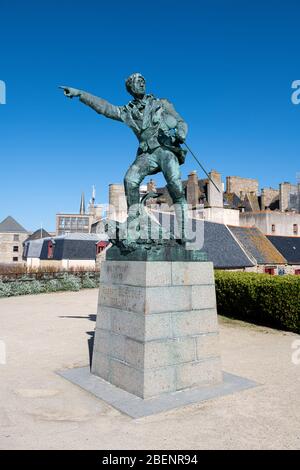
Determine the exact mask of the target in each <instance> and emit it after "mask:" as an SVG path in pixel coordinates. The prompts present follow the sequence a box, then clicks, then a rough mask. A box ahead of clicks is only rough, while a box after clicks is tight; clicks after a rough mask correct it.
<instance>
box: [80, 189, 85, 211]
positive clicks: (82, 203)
mask: <svg viewBox="0 0 300 470" xmlns="http://www.w3.org/2000/svg"><path fill="white" fill-rule="evenodd" d="M79 214H85V202H84V193H82V194H81V201H80V209H79Z"/></svg>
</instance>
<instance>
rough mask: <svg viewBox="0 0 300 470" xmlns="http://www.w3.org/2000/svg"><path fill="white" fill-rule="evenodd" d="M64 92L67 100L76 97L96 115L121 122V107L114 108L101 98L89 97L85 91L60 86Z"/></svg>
mask: <svg viewBox="0 0 300 470" xmlns="http://www.w3.org/2000/svg"><path fill="white" fill-rule="evenodd" d="M59 88H62V89H63V90H64V94H65V96H67V97H68V98H74V97H78V98H79V99H80V101H81V102H82V103H84V104H86V105H87V106H90V108H92V109H94V110H95V111H96V112H97V113H99V114H103V116H106V117H108V118H110V119H115V120H116V121H122V118H121V110H122V109H123V106H115V105H113V104H111V103H109V102H108V101H106V100H104V99H103V98H99V97H98V96H94V95H91V94H90V93H87V92H86V91H82V90H77V88H71V87H68V86H60V87H59Z"/></svg>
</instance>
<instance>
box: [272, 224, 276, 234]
mask: <svg viewBox="0 0 300 470" xmlns="http://www.w3.org/2000/svg"><path fill="white" fill-rule="evenodd" d="M272 232H273V233H274V232H276V227H275V224H272Z"/></svg>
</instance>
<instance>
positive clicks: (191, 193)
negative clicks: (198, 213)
mask: <svg viewBox="0 0 300 470" xmlns="http://www.w3.org/2000/svg"><path fill="white" fill-rule="evenodd" d="M199 196H200V190H199V186H198V176H197V172H196V171H195V170H194V171H192V172H191V173H190V174H189V176H188V181H187V187H186V199H187V203H188V204H189V205H191V206H192V207H196V206H197V205H198V204H199Z"/></svg>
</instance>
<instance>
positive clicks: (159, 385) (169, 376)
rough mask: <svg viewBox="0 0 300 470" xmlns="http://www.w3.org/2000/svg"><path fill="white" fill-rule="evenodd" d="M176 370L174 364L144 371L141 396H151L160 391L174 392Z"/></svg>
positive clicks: (158, 393) (160, 392)
mask: <svg viewBox="0 0 300 470" xmlns="http://www.w3.org/2000/svg"><path fill="white" fill-rule="evenodd" d="M175 384H176V370H175V367H174V366H171V367H162V368H160V369H148V370H146V371H144V390H143V398H151V397H155V396H158V395H161V394H162V393H168V392H175V390H176V387H175ZM139 396H141V395H139Z"/></svg>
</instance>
